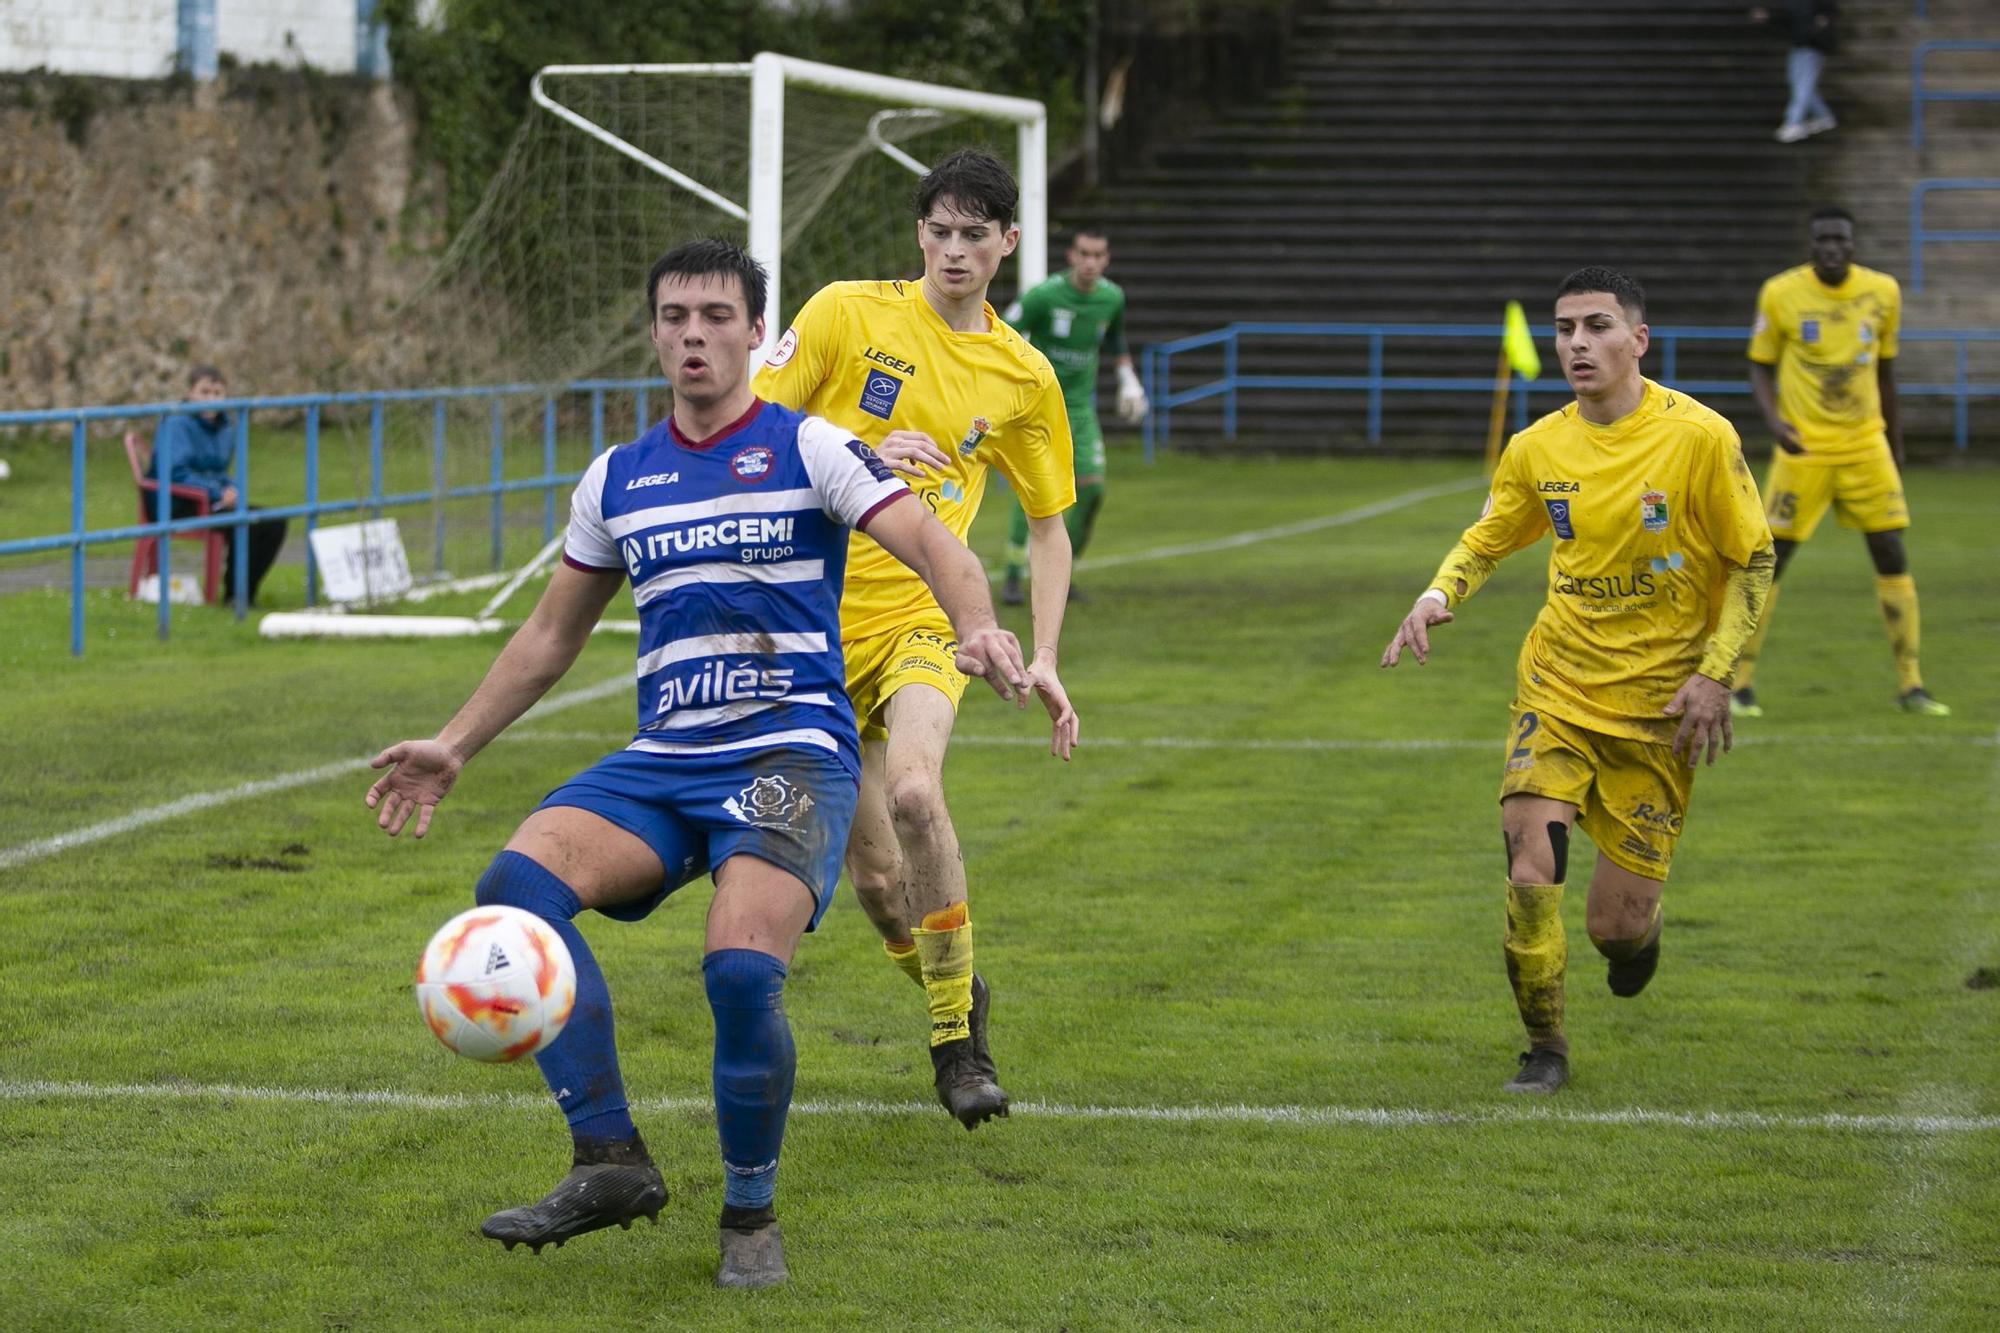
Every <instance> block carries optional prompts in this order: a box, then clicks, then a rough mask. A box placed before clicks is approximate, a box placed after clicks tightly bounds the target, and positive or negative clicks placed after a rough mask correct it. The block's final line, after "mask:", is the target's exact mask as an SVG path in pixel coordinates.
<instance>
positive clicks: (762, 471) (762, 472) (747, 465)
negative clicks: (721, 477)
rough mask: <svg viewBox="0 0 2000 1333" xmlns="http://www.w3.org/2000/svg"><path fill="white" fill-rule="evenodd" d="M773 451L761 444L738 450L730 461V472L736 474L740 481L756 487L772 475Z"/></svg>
mask: <svg viewBox="0 0 2000 1333" xmlns="http://www.w3.org/2000/svg"><path fill="white" fill-rule="evenodd" d="M772 459H773V455H772V453H771V451H770V450H769V449H767V448H765V447H764V446H763V445H761V444H753V445H751V446H749V447H748V448H746V449H738V450H737V451H736V453H735V454H734V455H733V456H731V458H730V460H729V470H730V471H731V472H734V473H735V474H736V479H737V480H738V481H742V482H747V483H749V484H750V485H752V486H754V485H756V484H757V483H758V482H760V481H762V480H764V478H766V477H768V476H770V475H771V462H772Z"/></svg>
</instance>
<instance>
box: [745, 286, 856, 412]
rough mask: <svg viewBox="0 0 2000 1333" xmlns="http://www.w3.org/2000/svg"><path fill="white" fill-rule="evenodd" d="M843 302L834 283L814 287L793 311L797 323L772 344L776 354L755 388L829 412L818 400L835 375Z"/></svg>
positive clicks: (799, 406) (783, 401)
mask: <svg viewBox="0 0 2000 1333" xmlns="http://www.w3.org/2000/svg"><path fill="white" fill-rule="evenodd" d="M842 323H843V320H842V318H841V303H840V300H839V297H838V294H837V293H836V291H835V290H834V288H833V287H831V286H827V287H822V288H820V289H819V290H818V291H817V292H814V293H813V295H812V299H811V300H809V301H807V302H806V303H805V305H804V306H803V307H802V308H801V309H800V310H799V313H798V314H797V315H794V316H793V317H792V323H791V326H790V327H789V328H787V329H786V330H785V332H784V336H782V337H781V338H779V339H778V345H777V346H776V347H773V348H772V349H771V355H770V356H769V357H768V358H767V359H766V360H765V362H764V364H763V365H761V366H759V367H758V368H757V373H756V375H755V376H753V377H752V378H751V380H750V388H751V391H752V392H754V393H755V394H756V395H757V396H758V397H759V398H762V399H764V400H765V401H766V402H772V403H776V404H778V405H779V406H780V407H789V408H792V409H794V410H796V411H800V412H810V413H812V414H813V415H815V416H825V415H827V414H826V412H825V411H824V410H823V404H821V403H819V402H817V401H816V399H817V398H818V397H819V396H820V391H821V389H822V388H823V387H824V386H825V385H826V383H827V381H828V380H829V379H831V378H832V377H833V371H834V367H835V365H836V364H837V356H838V353H839V352H840V351H841V349H842V347H843V346H844V344H843V342H842V339H841V325H842Z"/></svg>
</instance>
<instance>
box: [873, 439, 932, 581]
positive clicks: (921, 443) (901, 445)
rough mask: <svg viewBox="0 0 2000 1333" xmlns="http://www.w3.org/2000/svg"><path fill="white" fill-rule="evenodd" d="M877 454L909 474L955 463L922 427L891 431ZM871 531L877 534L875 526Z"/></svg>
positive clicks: (920, 475) (917, 474) (877, 446)
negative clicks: (874, 529) (921, 429)
mask: <svg viewBox="0 0 2000 1333" xmlns="http://www.w3.org/2000/svg"><path fill="white" fill-rule="evenodd" d="M875 456H876V457H878V458H880V459H881V460H882V461H883V462H885V463H887V464H888V465H889V466H890V467H892V468H894V469H895V470H896V471H898V472H900V473H902V474H903V475H905V476H908V477H922V476H927V475H929V474H930V473H932V472H944V471H948V470H949V469H950V467H951V455H950V454H948V453H946V452H945V451H944V450H943V449H941V448H939V447H938V442H937V441H936V440H933V439H932V438H931V437H930V436H928V435H926V434H924V432H922V431H920V430H892V431H890V432H889V433H888V434H887V435H885V436H883V437H882V443H880V444H878V445H876V446H875ZM869 535H870V536H873V535H874V533H873V531H872V530H871V531H870V533H869ZM905 563H907V562H905Z"/></svg>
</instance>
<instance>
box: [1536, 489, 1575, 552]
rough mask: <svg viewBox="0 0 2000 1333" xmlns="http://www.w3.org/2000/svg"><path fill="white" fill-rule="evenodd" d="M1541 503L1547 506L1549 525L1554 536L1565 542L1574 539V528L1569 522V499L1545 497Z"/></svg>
mask: <svg viewBox="0 0 2000 1333" xmlns="http://www.w3.org/2000/svg"><path fill="white" fill-rule="evenodd" d="M1542 503H1543V504H1545V505H1547V506H1548V507H1549V527H1550V529H1552V530H1553V531H1554V532H1555V534H1556V537H1557V538H1558V539H1559V540H1562V541H1566V542H1568V541H1575V540H1576V529H1575V528H1573V527H1571V526H1570V522H1569V501H1567V500H1547V499H1545V500H1543V501H1542Z"/></svg>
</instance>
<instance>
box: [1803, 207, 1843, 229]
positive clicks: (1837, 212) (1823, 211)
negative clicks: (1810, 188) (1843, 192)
mask: <svg viewBox="0 0 2000 1333" xmlns="http://www.w3.org/2000/svg"><path fill="white" fill-rule="evenodd" d="M1815 222H1845V223H1846V224H1847V225H1848V226H1850V227H1851V226H1853V225H1854V214H1852V213H1850V212H1848V211H1847V210H1846V209H1844V208H1841V207H1839V206H1838V205H1835V204H1828V205H1827V206H1826V207H1824V208H1815V209H1814V210H1813V211H1812V216H1811V217H1809V218H1807V219H1806V229H1807V230H1808V231H1810V230H1811V229H1812V224H1813V223H1815Z"/></svg>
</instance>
